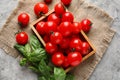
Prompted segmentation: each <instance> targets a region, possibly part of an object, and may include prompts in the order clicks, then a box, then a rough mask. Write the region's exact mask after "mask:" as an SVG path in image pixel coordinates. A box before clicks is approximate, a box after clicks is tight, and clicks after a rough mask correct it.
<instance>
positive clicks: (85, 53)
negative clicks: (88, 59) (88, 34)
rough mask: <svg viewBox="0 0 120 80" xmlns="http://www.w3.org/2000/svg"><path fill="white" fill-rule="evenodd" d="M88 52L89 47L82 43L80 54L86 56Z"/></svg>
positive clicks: (87, 44)
mask: <svg viewBox="0 0 120 80" xmlns="http://www.w3.org/2000/svg"><path fill="white" fill-rule="evenodd" d="M89 51H90V45H89V43H88V42H82V50H81V54H82V55H83V56H84V55H87V54H88V53H89Z"/></svg>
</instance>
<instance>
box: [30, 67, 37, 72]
mask: <svg viewBox="0 0 120 80" xmlns="http://www.w3.org/2000/svg"><path fill="white" fill-rule="evenodd" d="M28 68H29V69H31V70H33V71H35V72H39V70H38V69H37V68H36V67H34V66H29V67H28Z"/></svg>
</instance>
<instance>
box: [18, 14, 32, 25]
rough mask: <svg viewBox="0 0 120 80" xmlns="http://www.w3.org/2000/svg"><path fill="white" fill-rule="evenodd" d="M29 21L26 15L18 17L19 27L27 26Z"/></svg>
mask: <svg viewBox="0 0 120 80" xmlns="http://www.w3.org/2000/svg"><path fill="white" fill-rule="evenodd" d="M29 20H30V17H29V15H28V14H27V13H21V14H19V15H18V24H19V25H20V26H21V27H25V26H27V25H28V23H29Z"/></svg>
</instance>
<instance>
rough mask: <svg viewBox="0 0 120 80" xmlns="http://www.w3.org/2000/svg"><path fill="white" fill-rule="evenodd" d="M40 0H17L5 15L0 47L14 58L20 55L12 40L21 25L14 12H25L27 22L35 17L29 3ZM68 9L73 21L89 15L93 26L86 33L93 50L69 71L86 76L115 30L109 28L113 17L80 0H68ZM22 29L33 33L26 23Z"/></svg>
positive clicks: (79, 79) (79, 77) (80, 79)
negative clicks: (94, 52) (73, 18)
mask: <svg viewBox="0 0 120 80" xmlns="http://www.w3.org/2000/svg"><path fill="white" fill-rule="evenodd" d="M40 1H41V0H20V1H19V3H18V6H17V8H16V9H15V10H14V11H13V12H12V14H11V15H10V17H9V18H8V19H7V21H6V23H5V25H4V26H3V28H2V29H1V31H0V48H2V49H4V50H5V52H6V53H7V54H9V55H11V56H13V57H15V58H19V57H20V55H19V53H18V52H17V51H16V50H15V49H14V48H13V46H14V44H15V43H16V41H15V33H16V32H17V31H18V30H20V29H21V28H20V26H19V25H18V24H17V16H18V15H19V14H20V13H21V12H27V13H28V14H29V15H30V18H31V19H30V20H31V21H30V22H32V21H34V20H36V16H35V14H34V11H33V6H34V4H35V3H37V2H40ZM56 2H57V0H53V2H52V4H50V5H49V9H53V7H54V4H55V3H56ZM68 10H69V11H71V12H72V13H73V14H74V16H75V20H76V21H81V20H82V19H84V18H89V19H90V20H91V21H92V22H93V27H92V29H91V31H90V33H89V34H88V37H89V38H90V40H91V42H92V43H93V44H94V46H95V48H96V50H97V52H96V54H95V55H93V56H92V57H90V58H89V59H88V60H86V61H84V62H83V63H82V64H81V65H80V66H78V67H76V68H75V69H74V70H73V71H72V72H73V73H74V74H75V78H76V79H75V80H86V79H88V78H89V76H90V75H91V73H92V72H93V70H94V69H95V66H96V65H97V64H98V62H99V61H100V60H101V58H102V56H103V54H104V53H105V51H106V49H107V47H108V45H109V43H110V41H111V39H112V37H113V35H114V33H115V31H113V30H112V29H110V25H111V24H112V22H113V19H112V18H111V17H110V16H109V15H108V14H107V13H105V11H103V10H102V9H100V8H98V7H96V6H94V5H92V4H88V3H86V2H85V1H84V0H72V3H71V5H70V6H69V8H68ZM22 30H23V31H26V32H27V33H28V34H29V35H30V34H33V32H32V30H31V28H30V27H29V26H28V27H27V28H24V29H22Z"/></svg>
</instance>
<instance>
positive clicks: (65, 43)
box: [60, 38, 70, 49]
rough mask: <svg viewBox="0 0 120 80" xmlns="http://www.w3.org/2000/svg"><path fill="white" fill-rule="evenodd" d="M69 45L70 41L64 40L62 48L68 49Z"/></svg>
mask: <svg viewBox="0 0 120 80" xmlns="http://www.w3.org/2000/svg"><path fill="white" fill-rule="evenodd" d="M69 43H70V39H69V38H63V40H62V42H61V44H60V47H61V48H62V49H66V48H68V47H69Z"/></svg>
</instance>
